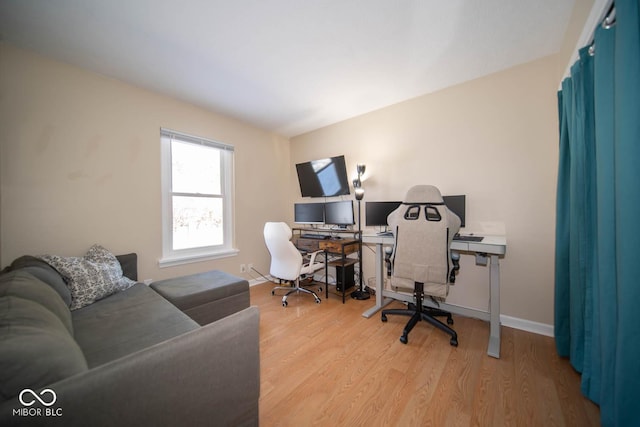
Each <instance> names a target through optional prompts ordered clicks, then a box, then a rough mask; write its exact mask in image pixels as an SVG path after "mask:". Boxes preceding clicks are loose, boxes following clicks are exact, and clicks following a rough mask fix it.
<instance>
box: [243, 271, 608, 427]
mask: <svg viewBox="0 0 640 427" xmlns="http://www.w3.org/2000/svg"><path fill="white" fill-rule="evenodd" d="M273 286H274V285H273V284H271V283H264V284H260V285H256V286H253V287H251V304H252V305H257V306H258V307H259V308H260V363H261V397H260V425H261V426H263V427H264V426H436V427H439V426H598V425H600V422H599V417H600V414H599V410H598V407H597V406H596V405H594V404H593V403H591V402H590V401H589V400H587V399H586V398H584V397H583V396H582V394H581V393H580V376H579V375H578V374H577V373H576V372H575V371H574V370H573V369H572V368H571V366H570V365H569V362H568V361H567V360H566V359H562V358H560V357H558V356H557V354H556V351H555V345H554V342H553V339H552V338H549V337H544V336H540V335H536V334H532V333H528V332H524V331H520V330H516V329H511V328H507V327H502V346H501V358H500V359H494V358H492V357H489V356H487V353H486V350H487V337H488V334H489V325H488V323H485V322H483V321H480V320H476V319H469V318H464V317H461V316H454V321H455V324H454V325H453V327H454V329H456V331H457V333H458V341H459V346H458V347H457V348H455V347H451V346H450V345H449V337H448V335H446V334H444V333H442V332H441V331H438V330H436V329H434V328H433V327H431V326H430V325H428V324H426V323H424V322H421V323H419V324H418V325H417V326H416V327H415V329H414V330H413V331H412V332H411V334H409V343H408V344H407V345H404V344H402V343H400V341H399V340H398V338H399V337H400V335H401V333H402V328H403V327H404V325H405V323H406V321H407V320H408V318H406V317H402V316H389V321H388V322H387V323H382V322H381V321H380V315H379V314H376V315H374V316H373V317H372V318H370V319H365V318H364V317H362V315H361V314H362V312H363V311H365V310H366V309H367V308H369V307H371V306H372V305H373V300H368V301H357V300H352V299H350V298H349V299H348V300H347V302H346V304H344V305H343V304H342V301H341V299H340V298H339V297H338V296H337V295H332V294H330V295H329V299H328V300H326V299H325V297H324V292H323V294H322V295H321V298H322V303H321V304H316V303H315V302H314V300H313V298H312V297H311V296H310V295H294V296H291V297H289V306H288V307H287V308H284V307H282V305H281V297H280V296H278V293H276V296H272V295H271V289H272V287H273ZM401 306H402V304H400V303H398V302H394V303H392V304H391V305H390V306H389V307H401Z"/></svg>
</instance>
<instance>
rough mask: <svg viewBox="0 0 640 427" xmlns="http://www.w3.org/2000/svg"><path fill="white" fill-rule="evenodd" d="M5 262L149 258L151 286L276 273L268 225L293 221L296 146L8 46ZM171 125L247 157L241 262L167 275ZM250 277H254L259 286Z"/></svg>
mask: <svg viewBox="0 0 640 427" xmlns="http://www.w3.org/2000/svg"><path fill="white" fill-rule="evenodd" d="M0 63H1V64H2V65H1V67H2V68H1V73H0V94H1V96H0V118H1V120H2V125H1V126H0V142H1V144H2V145H1V147H0V218H1V221H0V235H1V236H2V239H1V243H0V254H1V263H2V266H3V267H4V266H6V265H7V264H8V263H10V262H11V261H12V260H13V259H14V258H16V257H18V256H20V255H23V254H33V255H35V254H42V253H55V254H59V255H69V256H76V255H82V254H84V252H85V251H86V250H87V249H88V248H89V247H90V246H91V245H92V244H93V243H100V244H102V245H104V246H105V247H107V248H108V249H110V250H111V251H113V252H116V253H125V252H137V253H138V255H139V273H140V279H148V278H150V279H156V280H157V279H161V278H165V277H173V276H177V275H179V274H184V273H194V272H199V271H205V270H209V269H222V270H225V271H228V272H231V273H235V274H238V275H239V274H240V272H239V264H240V263H253V264H255V266H256V268H258V269H259V270H262V271H266V270H267V269H268V263H269V255H268V252H267V251H266V248H265V247H264V244H263V241H262V227H263V224H264V222H265V221H266V220H269V219H280V218H283V217H285V216H286V215H287V214H288V213H289V211H290V210H291V209H290V200H289V197H288V196H287V195H286V194H283V192H281V191H278V189H280V188H286V187H287V186H288V183H289V181H290V180H291V177H290V173H291V171H290V167H289V166H290V164H291V160H290V158H289V141H288V140H287V139H286V138H283V137H279V136H277V135H273V134H270V133H268V132H265V131H262V130H260V129H257V128H255V127H252V126H249V125H246V124H243V123H241V122H239V121H236V120H232V119H229V118H226V117H223V116H221V115H219V114H214V113H212V112H209V111H206V110H203V109H201V108H197V107H195V106H193V105H190V104H186V103H183V102H179V101H176V100H174V99H171V98H168V97H164V96H162V95H158V94H155V93H152V92H149V91H145V90H142V89H139V88H136V87H132V86H129V85H127V84H124V83H122V82H119V81H116V80H113V79H110V78H106V77H103V76H100V75H98V74H94V73H91V72H87V71H84V70H81V69H79V68H76V67H72V66H69V65H66V64H63V63H59V62H55V61H51V60H48V59H45V58H43V57H40V56H38V55H35V54H32V53H29V52H26V51H23V50H19V49H15V48H13V47H11V46H9V45H7V44H4V43H2V44H0ZM160 127H167V128H170V129H175V130H179V131H182V132H186V133H189V134H193V135H199V136H203V137H207V138H211V139H214V140H219V141H222V142H225V143H228V144H233V145H235V147H236V155H235V171H236V181H235V186H236V196H237V197H236V206H235V207H236V224H235V228H236V247H237V248H238V249H240V254H239V255H238V256H236V257H232V258H226V259H222V260H217V261H208V262H198V263H194V264H187V265H182V266H178V267H169V268H163V269H160V268H159V267H158V264H157V261H158V259H159V258H160V257H161V248H162V239H161V212H160V199H161V193H160V134H159V132H160V131H159V129H160ZM247 278H250V277H248V276H247Z"/></svg>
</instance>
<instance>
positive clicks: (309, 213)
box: [293, 203, 324, 224]
mask: <svg viewBox="0 0 640 427" xmlns="http://www.w3.org/2000/svg"><path fill="white" fill-rule="evenodd" d="M293 221H294V222H296V223H298V224H324V203H295V204H294V205H293Z"/></svg>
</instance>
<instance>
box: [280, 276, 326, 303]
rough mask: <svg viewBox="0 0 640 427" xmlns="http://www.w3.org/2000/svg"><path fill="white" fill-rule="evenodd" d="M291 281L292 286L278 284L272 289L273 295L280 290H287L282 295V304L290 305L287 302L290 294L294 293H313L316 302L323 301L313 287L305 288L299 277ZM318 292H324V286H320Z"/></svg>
mask: <svg viewBox="0 0 640 427" xmlns="http://www.w3.org/2000/svg"><path fill="white" fill-rule="evenodd" d="M290 283H291V284H292V286H276V287H275V288H273V289H272V290H271V295H275V294H276V291H278V290H285V291H287V293H286V294H285V295H284V296H283V297H282V306H283V307H286V306H287V305H289V303H288V302H287V298H288V297H289V295H291V294H293V293H300V292H302V293H306V294H311V295H313V298H314V299H315V301H316V304H320V302H321V301H322V300H321V299H320V297H319V296H318V295H317V294H316V293H315V292H313V291H312V290H311V289H307V288H303V287H302V286H301V285H300V279H297V280H295V281H293V280H292V281H290ZM318 292H322V287H319V288H318Z"/></svg>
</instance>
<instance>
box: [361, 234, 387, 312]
mask: <svg viewBox="0 0 640 427" xmlns="http://www.w3.org/2000/svg"><path fill="white" fill-rule="evenodd" d="M383 264H384V248H383V247H382V243H376V305H374V306H373V307H371V308H370V309H368V310H367V311H365V312H364V313H362V316H363V317H366V318H367V319H368V318H370V317H371V316H373V315H374V314H375V313H377V312H378V310H380V309H381V308H382V292H383V290H384V285H383V284H384V276H383V275H384V269H383V267H382V266H383Z"/></svg>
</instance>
